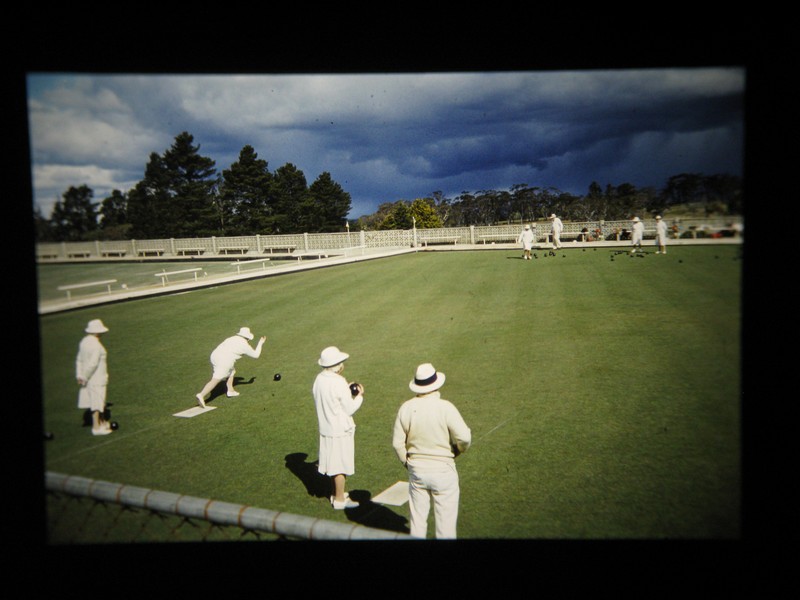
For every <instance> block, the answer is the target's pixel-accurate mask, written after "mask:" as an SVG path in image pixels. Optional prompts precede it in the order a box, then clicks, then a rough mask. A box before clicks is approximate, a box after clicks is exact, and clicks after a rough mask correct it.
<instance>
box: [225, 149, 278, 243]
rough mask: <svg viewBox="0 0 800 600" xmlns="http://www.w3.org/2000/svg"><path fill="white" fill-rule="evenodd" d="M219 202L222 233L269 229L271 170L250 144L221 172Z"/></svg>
mask: <svg viewBox="0 0 800 600" xmlns="http://www.w3.org/2000/svg"><path fill="white" fill-rule="evenodd" d="M219 206H220V215H221V217H220V218H221V227H222V231H223V233H224V235H252V234H256V233H271V232H272V231H273V223H274V199H273V195H272V174H271V173H270V172H269V169H268V164H267V161H265V160H262V159H260V158H258V154H256V151H255V150H254V149H253V147H252V146H249V145H247V146H245V147H244V148H242V150H241V151H240V152H239V160H238V161H237V162H235V163H233V164H232V165H231V167H230V169H225V170H224V171H223V172H222V182H221V185H220V194H219Z"/></svg>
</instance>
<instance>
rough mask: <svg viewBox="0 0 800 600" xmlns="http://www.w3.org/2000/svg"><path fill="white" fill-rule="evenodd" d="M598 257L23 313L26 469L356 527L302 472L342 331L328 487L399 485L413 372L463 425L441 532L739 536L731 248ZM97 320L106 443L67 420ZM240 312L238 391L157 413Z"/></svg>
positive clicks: (735, 263)
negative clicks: (334, 469) (28, 337)
mask: <svg viewBox="0 0 800 600" xmlns="http://www.w3.org/2000/svg"><path fill="white" fill-rule="evenodd" d="M613 252H614V249H610V248H604V249H600V250H597V251H586V252H583V251H582V250H581V249H577V248H565V249H563V250H559V251H558V252H556V253H555V256H553V255H550V256H547V258H544V256H543V254H545V253H544V252H541V251H539V252H538V254H539V258H538V259H537V260H531V261H524V260H520V252H519V251H518V250H517V249H513V250H503V249H499V250H486V251H436V252H434V251H431V252H418V253H409V254H405V255H401V256H394V257H390V258H382V259H377V260H370V261H365V262H362V263H356V264H342V265H338V266H333V267H331V268H324V269H317V270H313V271H307V272H292V273H288V274H285V275H280V276H275V277H266V278H261V279H254V280H251V281H243V282H240V283H235V284H231V285H220V286H211V287H198V288H195V289H190V290H184V291H182V293H181V294H175V295H172V294H170V295H162V296H153V297H145V298H141V299H136V300H130V301H126V302H119V303H113V304H100V305H97V306H91V307H85V308H80V309H77V310H70V311H65V312H58V313H54V314H45V315H41V317H40V335H41V339H42V340H43V344H42V348H41V353H42V386H43V419H42V420H43V429H44V430H45V431H48V432H51V433H52V434H53V439H52V440H49V441H47V443H46V444H45V445H44V451H45V468H46V469H48V470H53V471H58V472H61V473H72V474H75V475H80V476H83V477H89V478H94V479H101V480H105V481H116V482H124V483H127V484H130V485H135V486H141V487H144V488H148V489H160V490H168V491H171V492H176V493H181V494H187V495H191V496H196V497H204V498H217V499H220V500H225V501H229V502H233V503H241V504H246V505H251V506H258V507H263V508H268V509H271V510H279V511H286V512H290V513H294V514H299V515H307V516H311V517H318V518H323V519H332V520H337V519H339V520H346V519H348V518H358V515H350V516H348V515H345V514H342V512H338V511H337V512H334V511H333V510H332V509H331V507H330V503H329V502H328V501H327V499H326V498H325V497H323V496H322V495H320V494H319V491H318V490H317V489H315V488H314V487H313V485H310V484H309V481H308V480H307V479H304V478H303V477H301V476H299V475H298V473H307V472H313V469H314V461H315V460H316V453H317V444H318V433H317V424H316V415H315V412H314V406H313V400H312V398H311V385H312V383H313V380H314V377H315V376H316V373H317V372H318V369H319V367H318V365H317V364H316V360H317V358H318V356H319V353H320V351H321V350H322V348H324V347H326V346H328V345H337V346H338V347H339V348H341V349H342V350H343V351H345V352H347V353H349V354H350V356H351V358H350V359H349V360H348V361H347V365H346V367H345V372H344V376H345V377H346V378H347V379H348V381H358V382H359V383H361V384H362V385H364V387H365V394H364V403H363V405H362V407H361V409H360V410H359V411H358V412H357V413H356V415H355V421H356V424H357V431H356V473H355V475H354V476H352V477H350V478H349V479H348V482H347V488H348V490H349V491H350V492H351V495H353V496H354V497H355V496H360V498H361V499H362V500H364V502H363V503H366V504H369V502H370V499H371V498H374V497H377V496H378V495H379V494H381V493H382V492H384V491H386V490H389V489H390V488H392V486H394V485H395V484H396V483H397V482H398V481H405V480H407V476H406V473H405V471H404V469H403V468H402V465H401V464H400V463H399V461H398V460H397V458H396V456H394V452H393V450H392V447H391V430H392V424H393V420H394V416H395V414H396V411H397V409H398V407H399V406H400V404H401V403H402V402H403V401H404V400H407V399H408V398H410V397H411V395H412V393H411V392H410V390H409V389H408V382H409V381H410V380H411V378H412V377H413V374H414V369H415V368H416V366H417V365H418V364H420V363H422V362H432V363H433V364H434V365H435V366H436V368H437V369H439V370H441V371H443V372H444V373H446V375H447V383H446V384H445V386H444V388H442V396H443V397H444V398H446V399H448V400H451V401H452V402H454V403H455V404H456V406H457V407H458V408H459V410H460V411H461V413H462V415H463V416H464V418H465V420H466V422H467V423H468V425H469V426H470V427H471V429H472V434H473V446H472V447H471V448H470V449H469V450H468V451H467V452H466V453H464V454H463V455H461V456H460V457H459V458H458V459H457V467H458V470H459V474H460V478H461V504H460V513H459V537H462V538H504V539H510V538H524V539H553V538H555V539H608V538H614V539H653V538H658V539H665V538H669V539H735V538H737V537H738V536H739V535H740V534H741V524H740V510H741V464H740V456H741V440H740V427H741V393H740V372H739V365H740V333H741V331H740V330H741V325H740V324H741V320H740V317H741V315H740V285H741V274H742V260H741V256H742V255H741V248H740V247H739V246H735V245H724V246H682V247H680V248H678V247H675V248H670V249H669V253H668V254H667V255H656V254H655V253H654V252H652V251H648V252H647V254H646V255H644V257H643V258H638V257H636V258H629V257H628V256H626V255H623V254H620V255H618V256H616V257H615V256H614V254H613ZM610 257H611V258H615V260H610ZM553 258H556V260H553ZM46 266H47V267H48V268H56V266H55V265H46ZM82 266H83V267H85V268H87V269H89V271H90V270H91V269H90V267H91V265H82ZM120 266H121V265H120ZM69 267H71V268H72V267H74V265H69ZM148 268H150V269H151V271H150V272H151V274H150V275H149V277H150V278H152V272H154V271H152V265H148ZM85 275H86V280H87V281H94V280H97V279H99V278H98V277H97V276H96V274H95V273H92V272H88V271H87V272H85ZM43 276H44V277H46V278H49V277H53V275H52V274H50V273H48V274H44V275H43V274H40V277H43ZM92 318H101V319H102V320H103V322H104V323H106V324H107V326H108V327H109V329H110V331H109V332H108V333H107V334H105V336H104V338H103V343H104V345H105V346H106V347H107V349H108V363H109V372H110V382H109V388H108V400H109V402H110V404H111V411H112V414H113V417H114V419H115V420H117V421H118V422H119V423H121V424H122V426H121V427H120V428H119V430H117V431H115V432H114V433H113V434H112V435H109V436H105V437H104V438H102V440H100V439H97V438H93V437H92V436H91V435H90V434H89V433H88V430H87V429H86V428H84V427H82V423H81V412H80V411H79V410H78V409H77V389H76V387H75V386H74V385H73V383H74V376H73V369H74V358H75V353H76V351H77V344H78V342H79V341H80V338H81V336H82V332H83V328H84V327H85V325H86V322H88V321H89V320H90V319H92ZM241 326H248V327H250V328H251V330H252V331H253V333H254V334H255V335H256V337H258V336H260V335H265V336H266V337H267V342H266V344H265V346H264V351H263V353H262V356H261V358H259V359H257V360H253V359H249V358H247V357H244V358H242V359H241V360H240V361H239V362H238V363H237V377H238V378H239V381H238V383H237V390H238V391H239V392H240V393H241V395H240V396H239V397H236V398H227V397H226V396H225V394H224V392H223V393H222V394H217V395H213V394H212V396H213V397H212V398H211V399H210V400H209V401H208V404H209V406H211V407H213V408H214V409H215V410H213V411H210V412H207V413H204V414H202V415H198V416H196V417H193V418H175V416H173V415H175V414H176V413H180V412H181V411H186V410H189V409H192V408H193V407H194V405H195V400H194V394H195V393H196V392H197V391H198V389H200V387H201V386H202V385H203V383H204V382H205V381H207V380H208V376H209V374H210V365H209V361H208V356H209V354H210V352H211V350H212V349H213V348H214V347H215V346H216V344H217V343H219V341H220V340H221V339H224V337H226V336H228V335H232V334H234V333H235V332H236V331H237V330H238V329H239V327H241ZM276 374H280V379H278V378H276V376H275V375H276ZM198 449H199V451H198ZM198 452H199V454H198ZM290 457H291V459H290ZM290 466H291V468H290ZM371 506H372V508H373V509H374V511H373V513H371V514H372V516H371V517H369V516H367V515H362V517H364V518H365V519H373V520H374V519H376V518H377V517H378V516H379V517H380V523H381V524H382V525H384V526H386V527H398V526H402V524H403V523H404V521H405V519H407V517H408V506H407V504H404V505H400V506H394V505H390V504H388V505H379V504H377V503H375V504H372V505H371ZM398 524H399V525H398ZM370 525H374V522H371V523H370ZM430 529H432V524H431V527H430Z"/></svg>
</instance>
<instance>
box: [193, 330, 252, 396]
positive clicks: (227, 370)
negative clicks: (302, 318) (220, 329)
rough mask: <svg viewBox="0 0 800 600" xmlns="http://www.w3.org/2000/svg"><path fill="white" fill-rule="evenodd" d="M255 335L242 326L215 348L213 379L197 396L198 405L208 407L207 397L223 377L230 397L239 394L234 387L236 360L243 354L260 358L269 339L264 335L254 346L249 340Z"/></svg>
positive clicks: (212, 365) (212, 355)
mask: <svg viewBox="0 0 800 600" xmlns="http://www.w3.org/2000/svg"><path fill="white" fill-rule="evenodd" d="M253 337H254V336H253V334H252V333H251V331H250V328H249V327H242V328H241V329H239V332H238V333H237V334H236V335H232V336H231V337H229V338H227V339H225V340H224V341H223V342H222V343H221V344H220V345H219V346H217V347H216V348H214V351H213V352H212V353H211V368H212V373H211V379H210V380H209V381H208V383H207V384H206V385H205V387H204V388H203V390H202V391H201V392H200V393H199V394H197V395H196V396H195V397H196V398H197V404H198V406H200V407H201V408H205V407H206V402H205V397H206V396H207V395H208V394H210V393H211V391H212V390H213V389H214V388H215V387H217V386H218V385H219V383H220V382H221V381H222V380H223V379H225V380H226V382H225V385H226V386H227V388H228V390H227V394H228V398H233V397H235V396H238V395H239V392H237V391H236V390H235V389H233V376H234V375H235V374H236V369H235V366H236V361H237V360H239V359H240V358H241V357H242V356H249V357H251V358H258V357H259V356H261V348H262V346H264V342H266V341H267V338H266V337H263V336H262V337H261V339H259V340H258V343H257V344H256V347H255V348H253V347H251V346H250V344H249V343H248V340H252V339H253Z"/></svg>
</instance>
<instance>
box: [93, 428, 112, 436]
mask: <svg viewBox="0 0 800 600" xmlns="http://www.w3.org/2000/svg"><path fill="white" fill-rule="evenodd" d="M109 433H111V429H92V435H108V434H109Z"/></svg>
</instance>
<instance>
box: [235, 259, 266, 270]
mask: <svg viewBox="0 0 800 600" xmlns="http://www.w3.org/2000/svg"><path fill="white" fill-rule="evenodd" d="M268 262H269V259H268V258H266V257H265V258H255V259H253V260H237V261H236V262H234V263H231V266H232V267H236V273H237V274H238V273H241V272H242V265H252V264H255V263H261V268H262V269H266V268H267V263H268Z"/></svg>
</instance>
